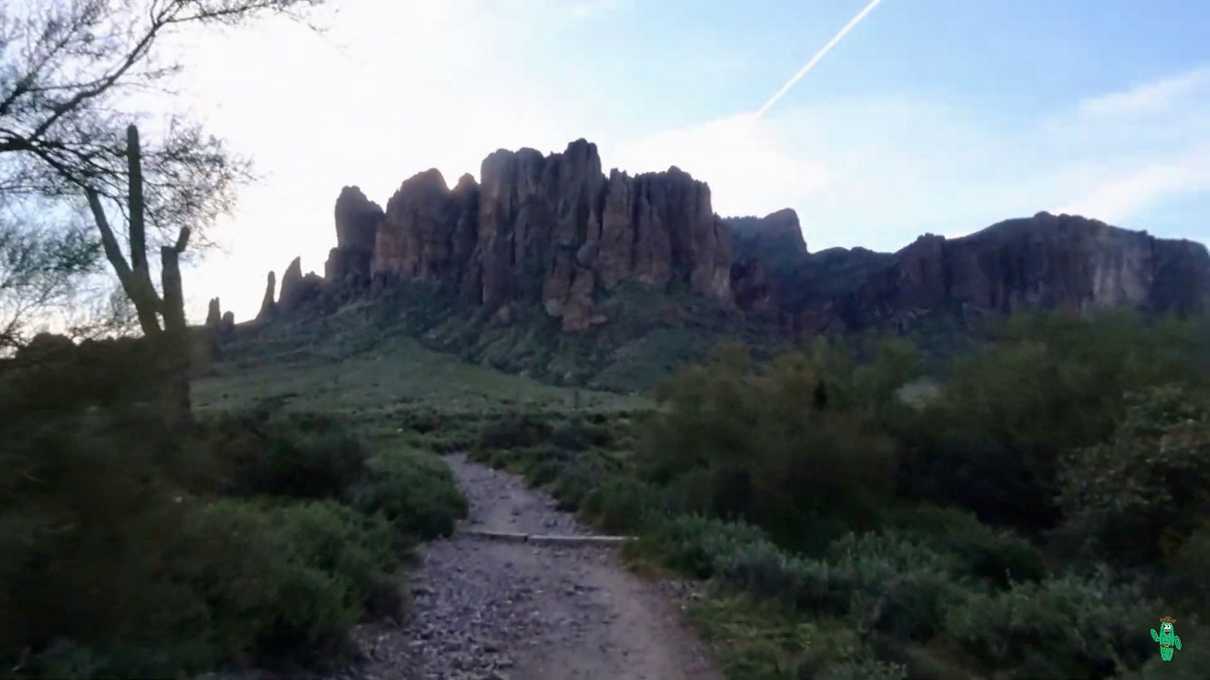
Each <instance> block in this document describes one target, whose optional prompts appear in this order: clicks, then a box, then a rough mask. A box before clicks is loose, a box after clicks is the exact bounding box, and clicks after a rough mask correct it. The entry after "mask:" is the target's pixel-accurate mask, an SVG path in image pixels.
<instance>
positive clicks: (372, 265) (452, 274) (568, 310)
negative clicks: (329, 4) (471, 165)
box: [258, 139, 1210, 351]
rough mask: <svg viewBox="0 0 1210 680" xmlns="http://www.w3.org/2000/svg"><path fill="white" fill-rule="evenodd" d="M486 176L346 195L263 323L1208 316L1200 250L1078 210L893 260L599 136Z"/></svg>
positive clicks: (568, 325)
mask: <svg viewBox="0 0 1210 680" xmlns="http://www.w3.org/2000/svg"><path fill="white" fill-rule="evenodd" d="M480 177H481V181H480V182H476V181H475V180H474V178H472V177H471V176H470V175H463V176H462V177H461V178H460V179H459V180H458V182H457V183H456V184H455V185H454V186H453V188H450V187H449V186H448V185H447V184H446V182H445V179H444V178H443V177H442V176H441V174H440V173H439V172H438V171H437V170H427V171H425V172H421V173H418V174H416V175H414V176H412V177H411V178H409V179H407V180H406V181H404V182H403V183H402V184H401V186H400V187H399V189H398V190H397V191H396V192H395V194H394V195H393V196H391V198H390V199H389V200H388V201H387V202H386V208H385V209H383V208H382V207H381V206H379V205H378V204H377V203H374V202H372V201H370V200H369V199H368V198H367V197H366V196H365V195H364V193H363V192H362V191H361V190H360V189H359V188H357V187H355V186H348V187H345V188H344V189H342V190H341V192H340V195H339V197H338V198H337V200H336V205H335V209H334V219H335V227H336V241H337V243H336V247H335V248H333V249H332V250H331V252H330V253H329V256H328V259H327V262H326V263H325V268H324V271H325V274H324V276H323V277H319V276H317V275H315V274H308V275H306V276H303V275H302V272H301V266H300V263H299V261H298V260H297V259H295V260H294V261H293V262H291V264H290V266H289V267H288V268H287V270H286V271H285V273H284V275H283V276H282V277H281V292H280V295H279V296H276V297H275V295H274V290H273V288H274V283H275V282H274V277H273V274H272V273H270V275H269V280H268V290H266V292H265V298H264V304H263V306H262V310H261V314H260V315H259V317H258V318H259V319H261V320H268V319H271V318H275V317H279V316H283V315H286V316H289V315H296V312H298V311H299V310H303V309H307V308H310V307H312V306H313V305H312V301H314V300H321V301H327V305H326V307H325V309H329V310H330V309H331V308H332V301H333V300H339V301H344V302H347V301H349V300H356V299H376V298H380V297H381V296H382V295H383V294H384V293H385V292H389V291H391V290H392V289H396V288H398V287H399V286H401V285H410V284H416V283H421V284H424V285H426V286H429V287H430V289H432V290H437V291H441V292H442V294H443V295H445V296H448V297H449V298H450V299H451V300H454V301H456V302H457V304H459V305H461V306H462V307H463V308H464V309H466V310H472V311H473V314H472V315H471V317H473V318H474V319H478V320H480V321H479V322H476V323H480V322H488V323H489V324H490V325H492V326H494V327H499V326H508V325H510V324H512V323H514V321H515V320H517V319H521V318H524V319H527V320H529V321H532V320H533V319H535V318H537V317H535V316H534V314H538V315H539V316H540V317H544V318H546V319H548V320H550V321H551V322H552V323H554V324H555V326H556V327H557V328H558V329H560V330H561V331H563V334H564V335H568V336H585V335H586V336H589V337H592V338H597V339H610V338H612V340H610V342H615V344H616V343H621V342H630V341H632V340H634V339H635V338H636V337H638V336H639V335H641V334H642V333H644V332H646V331H647V330H649V326H650V324H649V325H648V326H644V327H642V328H638V326H636V325H635V324H631V325H629V326H627V330H626V331H625V333H622V332H621V331H618V330H616V326H618V324H622V325H625V324H626V321H625V318H624V317H626V316H627V315H628V314H631V313H632V312H633V310H634V309H635V308H636V307H637V306H639V305H635V304H632V302H633V301H636V300H637V301H638V302H640V303H648V302H650V303H651V305H656V303H655V302H654V301H656V300H672V299H676V300H680V301H682V302H683V301H684V300H688V299H693V300H700V301H702V304H703V305H705V307H702V306H699V305H697V303H693V304H689V305H686V304H681V303H675V304H674V303H667V304H664V303H660V304H662V305H663V306H659V305H656V307H653V309H656V311H655V312H653V315H652V316H651V318H653V319H655V320H656V325H664V326H667V325H670V324H672V325H675V324H677V323H682V325H683V323H684V322H686V319H688V317H691V316H694V315H698V316H701V315H702V314H703V313H706V314H710V315H713V316H712V317H711V318H714V319H716V320H717V319H722V318H725V319H727V322H726V323H727V324H729V326H728V327H729V328H737V327H739V326H745V327H750V326H754V325H758V326H760V327H762V328H764V329H766V330H768V329H773V332H774V333H777V334H781V335H782V336H796V335H799V334H803V333H817V332H835V331H839V332H844V331H851V330H859V329H863V328H869V327H883V328H888V327H889V328H897V329H900V330H905V329H910V328H911V327H912V325H913V324H914V323H916V321H917V320H918V319H921V318H924V317H928V316H930V315H933V316H935V315H938V314H941V315H946V316H948V317H950V318H954V319H958V320H960V321H961V320H967V319H971V318H980V317H983V316H986V315H988V314H1000V313H1009V312H1014V311H1018V310H1021V309H1026V308H1039V309H1061V310H1070V311H1072V312H1076V313H1087V312H1091V311H1095V310H1099V309H1108V308H1116V307H1132V308H1136V309H1140V310H1144V311H1148V312H1175V313H1179V314H1188V313H1194V312H1200V311H1206V310H1207V309H1208V308H1210V254H1208V253H1207V250H1206V247H1205V246H1204V245H1202V244H1200V243H1195V242H1192V241H1187V240H1171V239H1158V238H1155V237H1153V236H1150V235H1148V234H1147V233H1146V232H1137V231H1130V230H1126V229H1121V228H1118V227H1113V226H1110V225H1107V224H1105V223H1103V222H1100V221H1097V220H1092V219H1086V218H1083V217H1079V216H1072V215H1057V216H1056V215H1051V214H1049V213H1038V214H1037V215H1034V216H1033V217H1030V218H1021V219H1012V220H1007V221H1004V222H1000V223H998V224H994V225H992V226H990V227H987V228H985V229H983V230H981V231H978V232H976V233H973V234H971V235H969V236H965V237H962V238H952V239H946V238H944V237H941V236H935V235H932V234H926V235H924V236H921V237H920V238H918V239H917V240H916V241H915V242H913V243H911V244H910V245H908V246H906V247H905V248H903V249H901V250H899V251H898V252H895V253H876V252H873V251H870V250H866V249H864V248H852V249H845V248H831V249H827V250H823V251H820V252H815V253H811V252H809V251H808V249H807V246H806V242H805V241H804V239H803V231H802V228H801V225H800V224H799V222H798V217H797V215H796V214H795V213H794V211H793V210H788V209H787V210H780V211H777V212H775V213H772V214H770V215H767V216H765V217H739V218H721V217H719V216H718V215H716V214H715V213H714V211H713V207H712V205H711V196H710V189H709V187H708V186H707V185H706V184H705V183H704V182H701V181H698V180H695V179H694V178H693V177H692V176H690V175H689V174H688V173H686V172H684V171H682V170H680V169H678V168H676V167H675V166H673V167H671V168H669V169H668V170H667V171H666V172H657V173H644V174H639V175H633V176H632V175H629V174H627V173H625V172H621V171H619V170H616V169H614V170H611V171H610V172H609V174H608V175H605V174H604V173H603V172H602V165H601V160H600V157H599V155H598V154H597V148H596V146H595V145H594V144H591V143H589V142H587V141H585V140H583V139H580V140H576V141H574V142H572V143H570V144H569V145H568V146H567V148H566V150H564V151H563V152H561V153H552V154H549V155H546V156H543V155H542V154H541V153H539V152H538V151H536V150H534V149H528V148H526V149H521V150H519V151H507V150H499V151H496V152H494V153H492V154H490V155H488V156H487V158H485V159H484V161H483V163H482V167H481V169H480ZM635 287H637V289H638V290H640V291H646V292H641V293H639V294H638V297H637V298H626V299H625V300H626V301H622V300H623V298H620V297H619V292H620V291H623V290H631V289H634V288H635ZM686 296H688V297H686ZM677 304H680V307H679V308H678V309H679V311H678V309H674V307H676V306H677ZM651 305H648V306H651ZM657 307H658V309H657ZM691 308H692V309H691ZM703 309H705V310H707V311H706V312H703V311H702V310H703ZM535 310H537V311H535ZM710 310H713V311H710ZM451 313H452V310H451ZM719 315H722V316H719ZM471 317H468V318H471ZM698 321H701V320H700V319H699V320H698ZM694 323H696V322H694ZM711 323H714V321H711V322H704V321H703V322H702V323H698V324H697V327H705V326H709V325H710V324H711ZM703 324H704V326H703ZM736 324H738V326H737V325H736ZM476 328H479V326H476ZM611 329H613V330H611ZM598 331H599V332H598ZM475 332H478V331H475ZM619 333H621V335H619ZM622 336H625V337H622ZM460 342H461V341H460ZM559 342H562V341H559ZM500 351H502V350H500Z"/></svg>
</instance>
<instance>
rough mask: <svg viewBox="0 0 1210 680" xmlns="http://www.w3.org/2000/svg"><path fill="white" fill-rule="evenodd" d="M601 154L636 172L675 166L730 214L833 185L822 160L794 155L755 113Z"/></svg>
mask: <svg viewBox="0 0 1210 680" xmlns="http://www.w3.org/2000/svg"><path fill="white" fill-rule="evenodd" d="M602 154H603V155H604V156H605V157H604V158H603V159H602V160H603V162H605V163H607V164H608V165H609V166H610V167H615V166H616V167H618V168H620V169H623V170H627V171H629V172H632V173H634V172H651V171H661V170H667V169H668V167H669V166H671V165H676V166H677V167H679V168H680V169H682V170H684V171H686V172H688V173H690V174H692V175H693V176H694V177H695V178H697V179H701V180H705V181H706V182H707V183H709V185H710V187H711V198H712V199H713V203H714V209H715V211H717V212H719V213H721V214H725V215H734V214H749V213H760V214H764V213H769V212H773V211H774V210H778V209H781V208H784V207H785V205H786V197H787V196H790V195H795V194H797V193H799V192H802V191H808V192H815V191H821V190H823V189H824V188H826V187H827V186H828V183H829V177H828V173H827V171H826V169H825V168H824V167H823V165H822V164H820V163H819V162H817V161H813V160H810V159H805V158H796V157H794V155H792V154H791V153H789V152H788V151H787V148H786V142H785V140H783V139H779V138H778V130H777V129H776V128H775V127H774V126H772V125H770V124H769V123H768V122H767V121H765V120H762V119H759V118H757V117H756V116H755V115H754V114H751V113H743V114H739V115H736V116H732V117H730V118H723V119H720V120H715V121H710V122H707V123H704V124H702V125H695V126H691V127H687V128H683V129H679V130H669V131H666V132H662V133H658V134H655V135H650V136H646V137H642V138H639V139H634V140H630V141H627V142H624V143H622V144H620V145H618V147H617V149H616V150H613V149H609V148H604V149H602Z"/></svg>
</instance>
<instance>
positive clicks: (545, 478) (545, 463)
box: [525, 460, 562, 486]
mask: <svg viewBox="0 0 1210 680" xmlns="http://www.w3.org/2000/svg"><path fill="white" fill-rule="evenodd" d="M561 471H562V466H561V465H560V464H559V462H558V461H554V460H542V461H538V462H536V463H534V465H533V466H531V467H530V468H529V469H528V470H527V471H526V475H525V478H526V479H528V480H529V483H530V484H533V485H534V486H544V485H546V484H550V483H551V482H553V481H555V480H556V479H558V478H559V473H560V472H561Z"/></svg>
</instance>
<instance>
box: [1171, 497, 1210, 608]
mask: <svg viewBox="0 0 1210 680" xmlns="http://www.w3.org/2000/svg"><path fill="white" fill-rule="evenodd" d="M1170 562H1171V565H1172V572H1173V575H1174V576H1175V577H1176V579H1175V580H1176V584H1175V587H1174V588H1173V590H1174V591H1175V592H1174V593H1173V595H1174V599H1175V598H1179V600H1180V601H1182V602H1186V603H1188V604H1189V605H1190V606H1191V607H1200V608H1202V610H1203V611H1204V612H1206V613H1208V614H1210V579H1207V578H1206V565H1207V564H1210V520H1207V521H1206V522H1204V523H1203V524H1202V525H1201V526H1200V527H1199V528H1198V529H1197V530H1195V531H1194V532H1193V533H1192V534H1191V535H1190V536H1189V537H1188V539H1186V540H1185V541H1184V543H1182V544H1181V547H1180V548H1179V549H1178V550H1177V551H1176V553H1175V554H1174V555H1173V557H1172V558H1171V560H1170Z"/></svg>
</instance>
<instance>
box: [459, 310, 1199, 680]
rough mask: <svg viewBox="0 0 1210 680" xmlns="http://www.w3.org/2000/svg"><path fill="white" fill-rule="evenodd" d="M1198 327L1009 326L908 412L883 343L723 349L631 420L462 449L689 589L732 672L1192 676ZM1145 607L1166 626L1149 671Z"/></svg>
mask: <svg viewBox="0 0 1210 680" xmlns="http://www.w3.org/2000/svg"><path fill="white" fill-rule="evenodd" d="M1208 329H1210V326H1208V325H1207V323H1206V321H1205V320H1196V321H1161V322H1155V323H1148V322H1145V321H1143V320H1141V319H1139V318H1136V317H1133V316H1118V315H1113V316H1105V317H1101V318H1098V319H1095V320H1092V321H1081V320H1074V319H1068V318H1064V317H1060V316H1029V317H1017V318H1014V319H1011V320H1009V321H1008V322H1006V323H1004V324H1003V325H1001V326H999V327H998V328H997V329H996V331H995V333H994V334H993V339H992V340H991V341H990V342H988V343H987V344H986V345H984V346H982V347H981V348H979V349H977V350H974V351H972V352H970V353H968V354H966V355H964V356H960V357H957V358H955V359H953V360H952V361H950V362H948V363H947V364H946V365H944V366H943V367H942V368H943V369H944V370H943V373H942V374H940V375H934V376H932V378H933V379H935V380H938V381H939V384H940V389H936V390H917V391H916V392H917V394H916V398H911V399H909V398H905V395H906V394H908V392H905V390H903V389H902V386H903V385H905V384H916V385H919V384H920V383H919V382H916V383H913V382H912V381H918V379H919V378H921V377H922V371H923V366H924V364H923V362H921V360H920V357H919V355H918V353H917V352H916V351H915V349H914V348H913V347H912V346H911V345H910V344H909V343H907V342H904V341H902V340H899V339H890V340H885V341H883V342H881V343H880V346H879V347H878V348H877V350H875V351H873V352H867V353H868V354H871V355H872V357H873V358H872V360H870V361H867V362H857V361H854V360H853V354H854V351H853V348H852V347H845V346H842V345H839V344H836V343H831V342H827V341H825V340H819V341H817V342H816V343H815V344H814V345H812V346H810V347H808V348H805V349H804V350H802V351H797V352H793V353H789V354H786V355H783V356H780V357H778V358H777V359H775V360H774V361H772V362H768V363H753V362H752V361H751V360H750V358H749V357H748V354H747V352H746V351H745V350H744V349H743V348H742V347H737V346H733V347H729V348H726V349H724V350H723V351H721V352H720V353H719V354H718V355H717V356H716V358H715V359H714V360H713V361H711V362H710V363H708V364H705V365H702V366H697V367H691V368H688V369H686V370H684V371H683V372H682V373H681V374H680V375H679V376H678V377H677V378H676V379H675V380H673V381H671V382H669V383H668V384H666V385H665V386H664V387H663V388H662V389H661V390H660V391H659V392H658V395H657V396H658V401H659V404H660V408H658V409H657V410H656V411H653V412H651V413H650V414H648V415H646V416H644V417H641V418H638V419H635V418H633V417H630V416H627V417H625V418H624V419H610V420H605V419H601V420H599V421H598V422H596V423H594V421H592V420H588V419H581V420H575V421H572V422H571V423H565V424H562V425H558V424H550V425H547V426H546V429H545V430H543V429H541V428H542V426H541V425H540V424H539V423H538V422H535V421H533V420H529V421H526V420H518V419H512V420H507V421H501V422H499V423H496V424H494V425H492V426H491V427H489V428H487V429H485V430H484V432H483V434H482V436H481V439H480V442H479V445H478V447H477V449H476V451H477V455H478V456H479V457H480V459H482V460H486V461H490V462H493V463H496V464H499V465H507V466H510V467H512V468H513V469H516V470H518V471H521V472H523V473H525V474H527V475H528V476H529V477H530V478H531V479H532V480H533V481H535V482H538V483H546V484H550V485H551V488H552V490H553V491H554V493H555V494H556V495H557V496H558V497H560V498H561V499H562V500H563V502H564V503H565V504H567V505H569V506H572V507H578V508H579V509H580V510H581V512H582V513H583V514H584V515H585V516H586V517H588V518H590V519H593V520H595V521H596V522H598V523H599V524H600V525H601V526H602V527H604V528H605V529H607V530H610V531H615V532H635V533H638V534H639V535H640V536H642V537H643V540H642V541H641V542H640V543H639V544H638V547H637V548H636V549H635V550H634V551H633V552H634V554H633V557H634V558H635V559H636V560H637V562H638V564H640V565H646V566H647V567H654V568H656V569H661V570H662V569H669V570H672V571H674V572H678V573H681V574H686V575H689V576H692V577H696V578H706V579H710V580H711V582H712V583H713V584H715V586H716V589H715V591H714V596H713V597H712V598H711V599H709V600H708V601H707V602H705V603H703V604H702V605H701V606H699V607H698V608H697V609H696V610H695V611H694V613H693V615H694V617H695V620H696V621H697V622H698V623H699V624H700V628H701V630H702V631H703V633H704V634H705V635H706V636H707V637H708V638H709V639H711V640H713V641H714V643H715V644H716V646H717V649H718V651H719V653H720V655H721V656H722V658H723V660H724V662H725V664H726V667H727V670H728V672H729V673H730V675H731V676H732V677H735V678H815V677H818V678H899V679H902V678H921V679H924V678H930V679H934V678H935V679H938V680H940V679H945V678H969V677H989V678H1021V679H1023V680H1024V679H1026V678H1030V679H1036V678H1055V679H1059V678H1135V677H1159V675H1158V674H1159V673H1163V674H1164V675H1165V677H1182V678H1194V677H1200V673H1202V669H1204V667H1205V666H1204V664H1205V661H1206V659H1205V651H1204V650H1202V649H1201V648H1202V647H1203V646H1204V645H1201V644H1199V643H1195V640H1201V639H1202V638H1203V636H1201V634H1200V633H1199V632H1198V626H1199V623H1200V622H1203V621H1205V620H1206V618H1207V615H1208V614H1210V612H1208V611H1207V610H1206V604H1205V603H1206V600H1205V597H1204V595H1205V586H1204V583H1203V581H1204V579H1203V578H1202V576H1201V575H1200V574H1199V573H1198V571H1197V568H1196V567H1195V566H1193V565H1196V564H1199V563H1203V562H1204V560H1205V559H1207V557H1210V555H1207V554H1205V549H1206V546H1207V536H1208V535H1210V534H1208V533H1207V532H1210V491H1208V490H1210V398H1208V397H1210V392H1208V391H1207V388H1208V387H1210V364H1208V363H1207V362H1208V360H1210V357H1207V355H1206V353H1205V351H1204V348H1205V347H1207V346H1210V334H1208ZM921 395H923V396H921ZM505 427H506V428H509V429H508V431H509V432H511V433H512V434H513V436H512V438H509V437H506V436H503V435H502V433H501V428H505ZM558 432H563V433H564V434H562V435H560V436H559V437H556V433H558ZM568 432H576V433H577V435H576V436H571V435H569V434H567V433H568ZM560 440H561V441H560ZM1162 615H1174V616H1175V617H1176V618H1177V619H1178V621H1180V622H1181V623H1180V624H1178V628H1179V629H1180V630H1182V631H1186V632H1187V633H1184V634H1185V638H1184V641H1185V651H1183V652H1182V653H1181V654H1183V657H1181V658H1179V659H1177V661H1179V662H1181V663H1179V665H1178V664H1177V663H1175V662H1174V663H1173V664H1171V666H1170V667H1163V668H1161V666H1160V663H1161V661H1160V659H1159V658H1158V655H1157V650H1156V646H1155V645H1154V644H1153V643H1152V641H1151V640H1150V638H1149V637H1148V636H1147V628H1148V627H1150V626H1153V625H1154V622H1155V621H1157V620H1158V618H1159V617H1160V616H1162ZM1182 626H1183V627H1182ZM1195 644H1196V646H1195Z"/></svg>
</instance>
